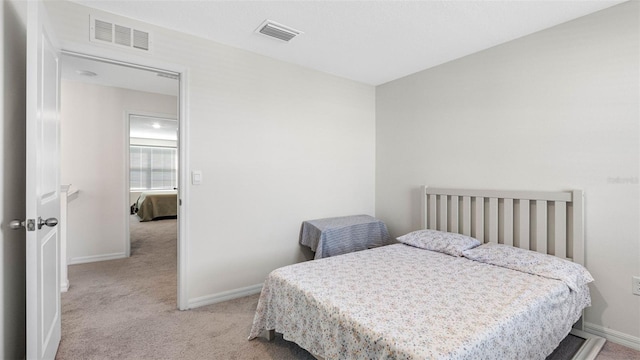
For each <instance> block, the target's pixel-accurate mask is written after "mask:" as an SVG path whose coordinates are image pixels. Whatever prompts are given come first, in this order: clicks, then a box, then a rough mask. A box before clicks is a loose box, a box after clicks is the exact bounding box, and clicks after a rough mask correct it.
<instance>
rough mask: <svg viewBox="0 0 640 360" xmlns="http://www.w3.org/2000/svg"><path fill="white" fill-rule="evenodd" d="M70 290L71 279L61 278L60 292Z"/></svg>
mask: <svg viewBox="0 0 640 360" xmlns="http://www.w3.org/2000/svg"><path fill="white" fill-rule="evenodd" d="M67 291H69V280H66V281H65V280H61V281H60V292H67Z"/></svg>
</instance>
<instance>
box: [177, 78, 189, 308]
mask: <svg viewBox="0 0 640 360" xmlns="http://www.w3.org/2000/svg"><path fill="white" fill-rule="evenodd" d="M188 82H189V70H188V69H187V68H181V70H180V77H179V78H178V85H179V86H180V88H179V94H178V99H179V101H178V162H179V164H180V166H179V168H178V170H179V173H178V289H177V300H178V309H180V310H186V309H188V308H189V300H188V299H189V273H188V266H187V265H188V263H189V251H188V249H189V247H188V240H189V233H188V229H189V201H188V199H189V182H188V179H189V178H188V175H187V174H188V173H189V169H190V164H189V146H188V142H187V139H188V138H189V126H188V125H189V111H188V109H189V92H188V89H189V86H188ZM185 200H187V201H185Z"/></svg>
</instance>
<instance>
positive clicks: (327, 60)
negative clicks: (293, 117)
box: [74, 0, 624, 85]
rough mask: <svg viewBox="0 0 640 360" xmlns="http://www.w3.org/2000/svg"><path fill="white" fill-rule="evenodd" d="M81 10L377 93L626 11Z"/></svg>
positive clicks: (176, 6) (90, 0)
mask: <svg viewBox="0 0 640 360" xmlns="http://www.w3.org/2000/svg"><path fill="white" fill-rule="evenodd" d="M74 1H75V2H77V3H80V4H83V5H86V6H90V7H94V8H98V9H101V10H104V11H108V12H112V13H116V14H119V15H123V16H127V17H130V18H134V19H138V20H141V21H144V22H148V23H151V24H155V25H159V26H162V27H166V28H171V29H175V30H177V31H181V32H185V33H189V34H192V35H196V36H199V37H203V38H207V39H211V40H214V41H216V42H219V43H223V44H227V45H230V46H233V47H237V48H241V49H245V50H249V51H252V52H255V53H258V54H262V55H266V56H269V57H272V58H276V59H279V60H283V61H286V62H289V63H294V64H298V65H301V66H304V67H308V68H312V69H316V70H319V71H322V72H326V73H330V74H334V75H337V76H340V77H344V78H348V79H352V80H355V81H359V82H362V83H365V84H370V85H379V84H383V83H385V82H388V81H391V80H394V79H397V78H400V77H403V76H406V75H409V74H412V73H415V72H417V71H420V70H424V69H427V68H430V67H433V66H436V65H439V64H442V63H445V62H448V61H451V60H454V59H457V58H460V57H463V56H465V55H469V54H472V53H475V52H478V51H481V50H484V49H487V48H490V47H493V46H496V45H499V44H501V43H504V42H507V41H510V40H513V39H516V38H519V37H522V36H526V35H528V34H531V33H534V32H537V31H540V30H543V29H545V28H549V27H552V26H554V25H557V24H560V23H563V22H567V21H570V20H573V19H575V18H578V17H581V16H584V15H587V14H590V13H593V12H596V11H599V10H602V9H604V8H607V7H610V6H613V5H616V4H619V3H622V2H624V1H620V0H591V1H580V0H571V1H550V0H547V1H545V0H539V1H531V0H511V1H482V0H476V1H455V0H447V1H442V0H437V1H436V0H432V1H415V0H414V1H371V0H369V1H366V0H365V1H345V0H342V1H305V0H303V1H267V0H262V1H214V0H208V1H207V0H200V1H171V0H158V1H148V0H127V1H120V0H74ZM265 19H271V20H273V21H276V22H279V23H281V24H284V25H287V26H289V27H292V28H294V29H297V30H301V31H302V32H304V34H302V35H300V36H298V37H296V38H294V39H293V40H291V41H290V42H288V43H287V42H283V41H281V40H276V39H272V38H269V37H266V36H264V35H261V34H258V33H256V32H255V30H256V29H257V27H258V26H259V25H260V24H261V23H262V22H263V21H264V20H265Z"/></svg>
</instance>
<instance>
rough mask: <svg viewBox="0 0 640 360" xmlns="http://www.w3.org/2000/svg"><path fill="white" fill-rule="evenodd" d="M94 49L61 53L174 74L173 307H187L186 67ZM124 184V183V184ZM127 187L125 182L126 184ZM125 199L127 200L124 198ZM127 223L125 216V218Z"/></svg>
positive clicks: (187, 77)
mask: <svg viewBox="0 0 640 360" xmlns="http://www.w3.org/2000/svg"><path fill="white" fill-rule="evenodd" d="M96 51H99V52H105V51H104V50H103V49H95V50H94V49H91V50H88V48H85V49H83V51H82V52H76V51H71V50H67V49H65V48H63V49H62V51H61V54H64V55H69V56H76V57H81V58H85V59H90V60H96V61H102V62H107V63H111V64H117V65H124V66H129V67H133V68H138V69H143V70H152V71H157V72H163V73H169V74H174V75H177V76H178V84H179V92H178V112H177V117H178V156H179V164H180V167H179V169H178V172H179V173H178V201H179V203H178V220H177V222H178V244H177V247H178V249H177V250H178V256H177V257H178V259H177V262H178V264H177V265H178V266H177V271H178V274H177V307H178V309H180V310H187V309H189V298H188V294H189V292H188V278H189V277H188V266H187V265H188V260H189V256H188V246H187V245H188V239H189V234H188V229H189V226H188V223H189V217H188V213H189V211H188V208H189V202H188V201H184V200H186V199H189V186H188V185H189V183H188V175H187V174H188V171H187V169H189V163H188V159H189V156H188V155H189V146H188V141H187V139H188V131H189V126H188V125H189V114H188V103H189V102H188V95H189V93H188V88H189V87H188V81H189V69H188V68H187V67H185V66H183V65H177V64H170V63H165V62H161V61H157V60H155V59H147V58H141V57H138V56H128V54H124V53H115V52H111V51H109V52H108V55H107V56H104V55H103V54H95V55H94V54H91V53H94V52H96ZM127 185H128V184H127ZM127 188H128V186H127ZM127 202H128V200H127ZM123 210H124V212H125V214H126V216H127V217H128V216H129V213H128V211H126V210H127V208H126V207H125V209H123ZM127 223H128V218H127Z"/></svg>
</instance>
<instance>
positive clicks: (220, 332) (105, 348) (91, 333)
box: [56, 216, 640, 360]
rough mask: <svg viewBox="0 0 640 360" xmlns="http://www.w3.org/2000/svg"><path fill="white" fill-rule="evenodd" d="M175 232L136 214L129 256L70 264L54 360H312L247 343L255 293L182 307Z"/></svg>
mask: <svg viewBox="0 0 640 360" xmlns="http://www.w3.org/2000/svg"><path fill="white" fill-rule="evenodd" d="M176 231H177V230H176V220H175V219H169V220H158V221H151V222H144V223H140V222H138V220H137V219H136V217H135V216H132V217H131V257H130V258H127V259H120V260H111V261H102V262H95V263H88V264H81V265H72V266H70V267H69V280H70V282H71V288H70V289H69V291H68V292H66V293H63V294H62V341H61V343H60V348H59V350H58V354H57V356H56V359H59V360H64V359H222V360H226V359H230V360H232V359H238V360H245V359H246V360H251V359H256V360H258V359H278V360H287V359H302V360H307V359H313V357H312V356H311V355H310V354H309V353H308V352H306V351H305V350H303V349H301V348H300V347H298V346H297V345H295V344H293V343H290V342H287V341H284V340H283V339H282V337H281V336H279V335H278V336H277V337H276V339H275V340H274V341H272V342H267V341H266V340H264V339H256V340H252V341H247V336H248V334H249V330H250V328H251V323H252V321H253V315H254V311H255V309H256V306H257V304H258V295H257V294H256V295H252V296H247V297H244V298H240V299H236V300H231V301H227V302H223V303H219V304H214V305H209V306H204V307H200V308H197V309H193V310H189V311H179V310H177V306H176V304H177V302H176V292H177V290H176V289H177V285H176V273H177V270H176V263H177V261H176V258H177V253H176ZM211 281H216V279H214V278H212V279H211ZM611 359H620V360H622V359H640V352H636V351H634V350H631V349H628V348H625V347H622V346H620V345H616V344H612V343H610V342H607V344H606V345H605V347H604V349H603V351H602V352H601V354H600V355H599V356H598V360H611Z"/></svg>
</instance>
